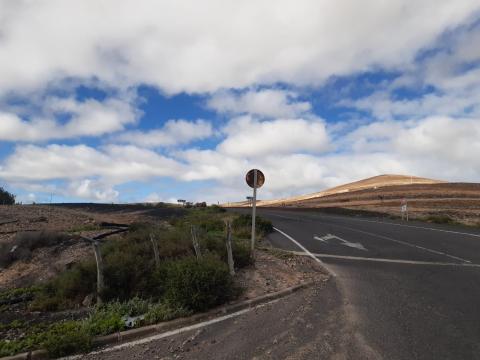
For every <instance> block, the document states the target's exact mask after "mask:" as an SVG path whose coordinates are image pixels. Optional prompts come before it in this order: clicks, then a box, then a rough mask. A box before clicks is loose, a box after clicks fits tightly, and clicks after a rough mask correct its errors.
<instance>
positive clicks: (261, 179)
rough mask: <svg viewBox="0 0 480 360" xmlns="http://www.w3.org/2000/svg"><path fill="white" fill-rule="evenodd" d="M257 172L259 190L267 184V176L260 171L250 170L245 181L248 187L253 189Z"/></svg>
mask: <svg viewBox="0 0 480 360" xmlns="http://www.w3.org/2000/svg"><path fill="white" fill-rule="evenodd" d="M255 170H257V186H256V188H257V189H258V188H259V187H262V185H263V184H264V183H265V175H263V173H262V172H261V171H260V170H258V169H252V170H250V171H249V172H248V173H247V175H246V176H245V181H246V182H247V184H248V186H250V187H251V188H253V187H254V186H253V183H254V177H255Z"/></svg>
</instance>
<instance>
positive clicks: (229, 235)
mask: <svg viewBox="0 0 480 360" xmlns="http://www.w3.org/2000/svg"><path fill="white" fill-rule="evenodd" d="M226 225H227V239H226V245H227V259H228V269H229V270H230V275H232V276H233V275H235V264H234V263H233V252H232V224H231V222H230V221H227V224H226Z"/></svg>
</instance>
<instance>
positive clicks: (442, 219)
mask: <svg viewBox="0 0 480 360" xmlns="http://www.w3.org/2000/svg"><path fill="white" fill-rule="evenodd" d="M425 220H426V221H428V222H431V223H435V224H450V225H455V224H458V222H457V221H456V220H454V219H452V218H451V217H450V216H448V215H430V216H428V217H427V218H425Z"/></svg>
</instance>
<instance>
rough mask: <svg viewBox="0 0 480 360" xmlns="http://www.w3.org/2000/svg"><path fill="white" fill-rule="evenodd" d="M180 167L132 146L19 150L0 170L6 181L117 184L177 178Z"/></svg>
mask: <svg viewBox="0 0 480 360" xmlns="http://www.w3.org/2000/svg"><path fill="white" fill-rule="evenodd" d="M183 172H184V168H183V165H181V164H180V163H178V162H177V161H175V160H173V159H170V158H167V157H165V156H162V155H160V154H158V153H156V152H153V151H150V150H146V149H141V148H138V147H135V146H131V145H130V146H117V145H110V146H106V147H104V148H102V149H94V148H92V147H89V146H86V145H76V146H67V145H48V146H45V147H40V146H34V145H25V146H19V147H17V149H16V150H15V152H14V153H13V154H12V155H11V156H9V157H8V158H7V159H6V160H5V161H4V163H3V166H2V167H1V168H0V177H1V178H4V179H6V180H7V181H17V182H22V181H44V180H52V179H68V180H78V179H83V178H92V177H100V178H102V179H104V182H106V183H110V184H119V183H122V182H127V181H130V180H143V179H149V178H152V177H160V176H177V175H178V174H181V173H183Z"/></svg>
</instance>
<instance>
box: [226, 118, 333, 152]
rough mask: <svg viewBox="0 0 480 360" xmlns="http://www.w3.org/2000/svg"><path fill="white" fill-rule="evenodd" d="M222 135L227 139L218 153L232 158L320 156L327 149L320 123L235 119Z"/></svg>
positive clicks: (311, 120)
mask: <svg viewBox="0 0 480 360" xmlns="http://www.w3.org/2000/svg"><path fill="white" fill-rule="evenodd" d="M224 132H225V133H226V134H227V138H226V139H225V140H224V141H223V142H222V143H221V144H220V145H219V146H218V150H219V151H220V152H222V153H226V154H229V155H233V156H246V157H253V156H255V157H263V156H266V155H269V154H275V153H277V154H285V153H291V152H304V151H306V152H323V151H326V150H327V149H328V148H329V139H328V135H327V132H326V129H325V123H324V122H323V120H321V119H310V120H306V119H277V120H271V121H259V120H256V119H253V118H252V117H250V116H243V117H239V118H235V119H233V120H232V121H230V122H229V123H228V125H227V126H226V127H225V129H224Z"/></svg>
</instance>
